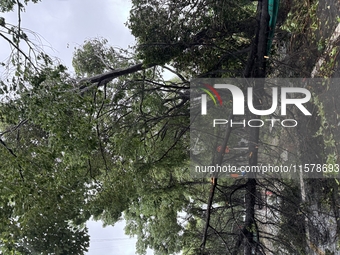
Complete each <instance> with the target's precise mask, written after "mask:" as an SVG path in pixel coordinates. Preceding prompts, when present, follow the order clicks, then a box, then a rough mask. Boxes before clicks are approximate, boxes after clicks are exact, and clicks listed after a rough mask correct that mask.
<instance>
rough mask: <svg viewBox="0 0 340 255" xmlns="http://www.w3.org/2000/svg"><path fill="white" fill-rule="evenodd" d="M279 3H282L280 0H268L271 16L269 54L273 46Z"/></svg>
mask: <svg viewBox="0 0 340 255" xmlns="http://www.w3.org/2000/svg"><path fill="white" fill-rule="evenodd" d="M279 5H280V0H268V14H269V16H270V19H269V34H268V42H267V56H269V54H270V48H271V47H272V42H273V38H274V32H275V26H276V20H277V15H278V12H279Z"/></svg>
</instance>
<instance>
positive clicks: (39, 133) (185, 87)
mask: <svg viewBox="0 0 340 255" xmlns="http://www.w3.org/2000/svg"><path fill="white" fill-rule="evenodd" d="M29 2H30V1H27V0H25V1H21V2H20V1H4V2H2V3H0V10H1V11H2V12H7V11H11V10H13V8H14V7H15V6H17V8H18V9H19V17H18V20H19V22H18V24H17V25H10V24H7V23H6V21H5V20H4V19H3V18H1V17H0V26H1V27H0V36H1V37H2V38H3V39H4V40H6V41H7V42H8V43H9V44H10V45H11V47H13V52H12V53H11V56H10V61H9V62H8V63H3V66H4V67H5V68H6V70H11V68H12V67H14V70H15V71H14V73H10V72H8V75H7V77H6V78H5V79H3V80H1V81H0V82H1V83H0V85H1V87H0V92H1V93H2V94H3V95H4V97H3V100H2V102H1V105H0V150H1V153H0V160H1V165H0V169H1V171H0V182H1V185H0V189H1V196H0V207H1V208H0V209H1V210H0V233H1V234H0V252H1V254H84V252H85V251H87V249H88V245H89V240H90V239H89V236H88V233H87V228H86V226H85V223H86V221H87V220H89V219H90V218H91V217H93V218H94V219H95V220H102V221H103V222H104V224H105V225H114V224H115V223H116V222H117V221H119V220H120V219H122V218H124V219H125V220H126V233H127V234H129V235H131V236H137V238H138V241H137V246H136V250H137V253H138V254H145V253H146V250H147V248H151V249H153V250H154V252H155V254H160V255H161V254H162V255H163V254H164V255H165V254H176V253H179V252H182V253H183V254H202V255H203V254H233V255H238V254H244V255H250V254H261V255H262V254H335V253H336V248H337V246H338V241H339V240H338V239H337V234H338V233H339V232H338V231H339V229H340V221H339V191H338V186H339V181H338V178H337V176H335V177H332V176H331V178H323V179H296V180H293V179H286V178H283V177H282V176H280V177H279V178H275V179H272V178H262V179H257V178H255V177H256V176H251V175H247V176H245V177H239V176H238V177H237V178H224V179H223V178H216V177H214V176H212V178H210V176H209V177H206V178H203V177H195V176H193V175H192V172H191V170H190V154H191V155H192V153H193V148H192V146H191V144H190V135H193V133H190V132H189V131H190V127H192V122H191V119H190V112H191V113H192V112H195V111H198V110H199V107H198V106H197V104H195V102H190V91H192V87H191V86H192V84H191V83H190V80H191V79H193V78H235V77H241V78H245V77H246V78H268V77H271V78H278V77H311V76H312V74H313V76H314V75H315V74H316V76H317V75H319V76H320V77H322V76H327V77H332V75H333V70H334V69H335V68H338V65H337V60H338V58H337V52H338V48H337V47H338V41H337V40H336V39H334V38H333V37H334V35H333V34H332V33H333V31H334V29H335V28H336V25H337V23H338V21H336V20H335V19H333V18H332V17H331V16H330V17H328V19H327V23H328V26H326V28H327V29H328V31H329V33H325V32H323V31H324V26H325V25H324V23H322V20H321V18H320V17H323V16H324V14H325V12H326V10H327V8H324V7H323V6H322V5H321V4H320V2H321V1H320V2H319V1H305V2H299V3H292V2H291V1H288V0H287V1H282V2H281V3H280V7H279V13H278V23H277V25H276V28H275V33H274V37H273V38H274V39H273V46H272V48H271V52H270V56H268V55H269V54H267V53H268V48H267V42H268V40H270V39H271V38H268V33H269V31H270V30H269V29H270V28H269V20H270V16H269V14H268V3H267V2H266V1H259V2H252V1H236V0H232V1H228V2H226V1H203V0H202V1H201V0H200V1H181V2H179V1H167V0H164V1H144V0H134V1H132V9H131V11H130V17H129V20H128V22H127V26H128V28H129V29H131V31H132V33H133V35H134V36H135V37H136V39H137V45H136V46H135V47H134V48H133V49H129V50H127V49H118V48H115V47H112V46H110V45H109V44H108V41H107V40H105V39H99V38H96V39H89V40H86V41H85V42H84V44H83V45H81V46H80V47H78V48H77V49H76V50H75V52H74V56H73V62H72V63H73V67H74V70H75V73H76V74H75V75H72V74H71V73H70V72H69V71H68V70H67V68H66V67H65V66H63V65H60V64H56V63H54V62H53V61H52V57H50V56H48V55H47V54H45V53H44V52H43V51H42V50H41V48H39V47H35V45H34V44H33V43H32V40H31V38H30V36H29V34H27V33H25V32H24V30H23V29H22V28H21V26H20V11H23V9H24V6H25V5H26V4H28V3H29ZM31 2H33V3H37V2H38V1H31ZM271 29H272V28H271ZM270 32H271V33H273V32H274V31H270ZM316 34H317V35H318V36H316ZM23 43H25V44H26V45H27V46H28V51H27V47H26V48H25V47H23V46H22V44H23ZM327 43H328V44H327ZM321 44H322V45H324V47H320V45H321ZM24 49H25V50H24ZM320 59H324V60H323V62H322V63H321V64H320V65H317V63H320ZM311 63H312V64H311ZM316 66H318V68H316ZM164 70H168V71H170V72H171V73H172V74H173V78H172V79H170V80H165V79H164V77H163V71H164ZM253 87H254V90H255V91H256V94H255V95H254V97H253V100H254V103H255V104H256V105H262V104H264V103H263V102H267V101H268V100H267V98H268V95H267V94H266V90H265V87H264V85H263V83H261V82H256V83H254V85H253ZM242 89H244V88H242ZM310 89H311V90H312V92H313V93H314V95H317V96H321V95H322V93H324V92H325V91H326V90H325V86H322V84H320V86H315V87H314V88H310ZM331 89H334V90H335V91H336V88H335V87H332V88H331ZM5 96H6V97H5ZM320 98H321V97H320ZM330 101H331V100H330ZM323 103H324V101H322V100H321V99H320V101H318V100H315V101H313V102H311V103H310V104H309V105H308V106H307V107H308V109H310V110H311V111H312V112H313V115H312V118H311V119H310V120H309V121H306V122H303V123H302V125H300V126H299V127H298V128H296V129H294V130H293V131H291V130H290V131H284V130H282V129H273V130H271V131H270V132H271V133H270V134H269V135H268V133H265V132H263V131H260V129H259V128H250V129H247V130H245V131H244V130H240V129H226V130H221V131H220V133H218V134H216V137H219V139H220V140H221V144H220V150H219V151H218V152H216V151H214V153H215V156H216V157H215V158H216V161H215V163H222V162H223V161H225V160H229V161H231V162H235V161H233V160H235V158H236V159H242V160H243V161H244V162H245V164H247V165H251V166H255V165H258V164H259V162H260V160H263V159H264V160H265V162H267V163H268V162H270V163H274V164H279V163H282V162H283V158H284V155H283V154H282V153H284V152H286V153H288V154H289V158H290V159H291V158H292V160H294V163H296V162H298V163H299V164H309V163H320V164H324V163H327V164H330V165H336V164H338V163H339V162H338V156H337V155H338V153H337V150H338V145H337V143H336V138H337V128H336V126H335V125H330V126H327V123H331V122H330V120H331V119H332V118H337V116H334V115H329V114H326V113H325V111H324V107H326V106H324V105H323ZM268 104H269V103H268ZM227 107H229V108H230V107H231V106H230V105H227ZM332 107H333V106H332ZM327 109H328V108H327ZM335 110H337V108H336V109H335ZM229 112H230V109H229V110H228V113H229ZM289 116H294V117H296V118H299V113H297V112H294V111H291V112H289ZM233 117H234V116H232V115H230V118H233ZM248 117H249V118H251V119H257V118H259V116H257V115H255V114H250V115H249V116H248ZM272 117H277V116H275V114H273V115H272ZM300 117H301V116H300ZM332 123H333V122H332ZM262 130H263V129H262ZM221 134H223V135H221ZM239 137H246V138H247V141H246V144H245V145H244V146H241V145H240V143H241V142H242V143H243V142H244V141H243V140H240V139H239ZM279 138H280V139H281V140H280V139H279ZM211 144H213V141H211ZM227 146H229V147H230V148H236V147H242V148H246V149H245V150H244V151H242V150H240V151H239V152H236V150H234V151H232V149H231V152H230V154H228V157H229V158H227V155H225V154H226V153H225V154H223V152H226V151H228V150H229V149H228V150H227ZM222 147H223V148H222ZM229 147H228V148H229ZM228 153H229V152H228ZM282 155H283V156H282ZM330 222H334V223H335V224H331V223H330Z"/></svg>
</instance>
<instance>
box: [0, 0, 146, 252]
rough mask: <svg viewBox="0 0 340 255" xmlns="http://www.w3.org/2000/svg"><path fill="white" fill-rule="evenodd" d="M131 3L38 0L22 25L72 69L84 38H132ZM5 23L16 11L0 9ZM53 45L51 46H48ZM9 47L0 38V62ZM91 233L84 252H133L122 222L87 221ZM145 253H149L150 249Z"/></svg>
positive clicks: (124, 42)
mask: <svg viewBox="0 0 340 255" xmlns="http://www.w3.org/2000/svg"><path fill="white" fill-rule="evenodd" d="M130 6H131V3H130V1H124V0H96V1H94V0H42V2H40V3H38V4H29V5H28V6H27V7H26V13H24V14H22V27H23V28H27V29H30V30H32V31H34V32H35V33H38V34H39V36H40V37H42V38H43V39H44V44H46V48H45V51H46V53H48V54H50V55H52V56H55V57H58V58H59V59H60V60H61V63H62V64H64V65H66V66H67V67H69V70H72V68H71V66H72V64H71V63H72V54H73V51H74V48H75V47H78V46H79V45H81V44H82V43H83V42H84V40H86V39H91V38H95V37H103V38H106V39H108V41H109V44H110V45H111V46H115V47H121V48H127V47H128V45H133V44H134V38H133V36H132V35H131V34H130V31H129V30H128V28H126V27H125V25H124V23H125V22H126V21H127V17H128V15H129V10H130ZM0 16H2V17H5V18H6V22H7V23H11V24H17V16H16V13H8V14H7V13H6V14H2V13H0ZM52 49H53V50H52ZM8 54H9V48H8V46H7V45H6V44H5V43H4V42H3V40H0V62H1V61H4V59H5V58H6V57H8ZM87 225H88V227H89V234H90V236H91V241H90V249H89V252H88V253H86V254H87V255H103V254H105V255H133V254H135V239H130V238H129V237H128V236H126V235H124V230H123V228H124V226H125V224H124V222H119V223H117V224H116V225H115V227H107V228H103V227H102V224H101V222H93V221H90V222H88V224H87ZM148 254H152V252H151V251H149V252H148Z"/></svg>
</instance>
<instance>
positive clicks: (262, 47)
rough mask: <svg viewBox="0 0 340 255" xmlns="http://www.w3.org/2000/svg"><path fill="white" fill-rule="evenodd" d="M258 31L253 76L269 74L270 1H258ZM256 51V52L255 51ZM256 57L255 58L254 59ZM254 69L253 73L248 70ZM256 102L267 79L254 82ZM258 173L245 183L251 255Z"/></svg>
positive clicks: (255, 132)
mask: <svg viewBox="0 0 340 255" xmlns="http://www.w3.org/2000/svg"><path fill="white" fill-rule="evenodd" d="M258 13H259V14H258V15H259V16H258V17H259V18H258V21H259V24H258V31H257V34H256V39H255V42H254V45H253V49H254V50H255V51H254V50H253V51H252V52H253V54H251V55H250V59H249V61H248V64H249V63H251V62H253V63H254V66H253V67H252V68H249V66H248V67H247V68H246V72H248V74H247V73H246V76H247V75H249V76H248V77H254V78H265V75H266V58H265V54H266V49H267V41H268V22H269V15H268V1H261V2H259V4H258ZM254 52H256V53H255V54H254ZM254 56H255V60H254V61H253V59H251V58H253V57H254ZM251 69H252V71H251V72H249V71H250V70H251ZM253 86H254V87H253V92H254V95H253V105H254V107H256V108H257V109H260V108H261V105H262V103H261V102H262V101H263V100H261V98H262V96H263V91H264V80H262V79H256V80H255V83H254V85H253ZM249 117H250V119H259V118H260V117H259V116H257V115H255V114H249ZM249 130H250V134H249V165H250V166H256V165H257V164H258V146H259V134H260V128H259V127H252V128H250V129H249ZM256 185H257V184H256V175H255V173H248V180H247V183H246V194H245V210H246V215H245V226H244V235H245V245H244V255H252V254H254V253H253V252H256V250H257V246H258V238H259V233H258V230H257V225H256V222H255V203H256Z"/></svg>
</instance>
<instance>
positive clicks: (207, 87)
mask: <svg viewBox="0 0 340 255" xmlns="http://www.w3.org/2000/svg"><path fill="white" fill-rule="evenodd" d="M203 86H204V87H205V88H200V89H201V90H203V91H204V92H205V93H207V94H208V95H209V97H210V98H211V99H212V100H213V102H214V104H215V105H217V101H216V99H215V97H214V95H215V96H216V98H217V100H218V102H219V104H220V105H221V106H222V99H221V96H220V94H218V92H217V91H216V89H215V88H214V87H213V86H210V85H208V84H203ZM201 100H202V109H201V111H202V115H205V114H207V108H206V103H207V95H205V94H202V98H201Z"/></svg>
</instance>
